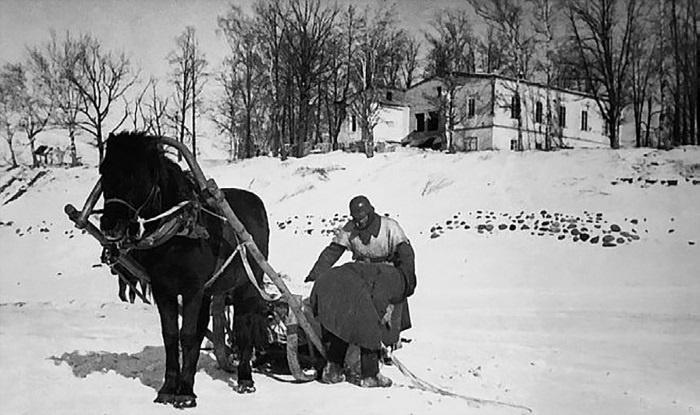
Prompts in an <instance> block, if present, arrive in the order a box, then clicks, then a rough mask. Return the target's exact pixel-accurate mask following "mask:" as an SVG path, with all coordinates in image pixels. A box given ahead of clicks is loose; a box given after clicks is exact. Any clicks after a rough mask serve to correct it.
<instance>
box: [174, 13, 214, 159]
mask: <svg viewBox="0 0 700 415" xmlns="http://www.w3.org/2000/svg"><path fill="white" fill-rule="evenodd" d="M175 43H176V47H175V50H173V51H172V52H170V54H169V55H168V62H169V63H170V65H171V66H172V67H173V72H172V73H171V77H170V81H171V83H172V84H173V85H174V87H175V95H174V103H175V106H176V109H175V111H176V113H173V114H171V118H172V120H173V121H174V123H175V126H176V133H177V136H178V140H179V141H180V142H181V143H183V144H184V143H185V136H186V134H187V133H188V132H189V135H190V138H191V144H192V154H193V155H195V157H196V154H197V147H196V146H197V142H196V130H195V119H196V112H197V107H198V104H199V101H200V96H201V91H202V88H203V86H204V85H203V80H204V78H205V76H206V73H205V69H206V66H207V64H208V62H207V60H206V58H205V57H204V55H203V54H202V52H201V50H200V48H199V43H198V42H197V38H196V34H195V29H194V27H192V26H187V27H186V28H185V30H184V31H183V32H182V33H181V34H180V35H179V36H178V37H177V38H176V39H175ZM188 111H189V112H191V125H190V126H189V127H188V126H187V115H188ZM178 157H181V156H180V155H178Z"/></svg>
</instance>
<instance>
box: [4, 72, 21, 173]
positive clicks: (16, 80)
mask: <svg viewBox="0 0 700 415" xmlns="http://www.w3.org/2000/svg"><path fill="white" fill-rule="evenodd" d="M24 82H25V74H24V68H23V67H22V65H21V64H11V63H6V64H5V65H3V66H2V68H1V69H0V132H2V134H3V135H4V136H5V137H4V138H5V141H6V142H7V146H8V149H9V151H10V163H11V167H13V168H14V167H17V166H18V165H19V164H18V163H17V156H16V155H15V149H14V137H15V134H16V132H17V130H18V129H19V127H20V123H21V103H22V100H23V99H24V95H25V84H24Z"/></svg>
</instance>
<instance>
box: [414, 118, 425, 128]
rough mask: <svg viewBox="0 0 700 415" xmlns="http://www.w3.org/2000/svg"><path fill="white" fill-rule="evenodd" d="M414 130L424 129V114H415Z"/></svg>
mask: <svg viewBox="0 0 700 415" xmlns="http://www.w3.org/2000/svg"><path fill="white" fill-rule="evenodd" d="M416 131H425V114H416Z"/></svg>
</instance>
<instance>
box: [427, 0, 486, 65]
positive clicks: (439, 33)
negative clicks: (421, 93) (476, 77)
mask: <svg viewBox="0 0 700 415" xmlns="http://www.w3.org/2000/svg"><path fill="white" fill-rule="evenodd" d="M472 26H473V22H472V19H471V17H470V15H469V14H468V13H467V11H466V10H462V9H459V10H456V9H455V10H441V11H439V12H437V13H436V14H435V16H434V17H433V20H432V22H431V29H432V31H431V32H427V33H426V34H425V38H426V41H427V43H428V47H429V50H428V56H427V58H426V68H425V73H426V76H440V77H445V76H449V75H450V74H452V73H455V72H474V70H475V54H476V46H477V43H478V42H477V40H476V38H475V37H474V35H473V33H472Z"/></svg>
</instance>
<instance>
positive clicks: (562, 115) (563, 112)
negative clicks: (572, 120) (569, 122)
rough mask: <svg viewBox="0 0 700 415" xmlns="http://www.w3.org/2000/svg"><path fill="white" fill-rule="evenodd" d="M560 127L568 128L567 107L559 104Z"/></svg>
mask: <svg viewBox="0 0 700 415" xmlns="http://www.w3.org/2000/svg"><path fill="white" fill-rule="evenodd" d="M559 127H561V128H566V107H565V106H563V105H560V106H559Z"/></svg>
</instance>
